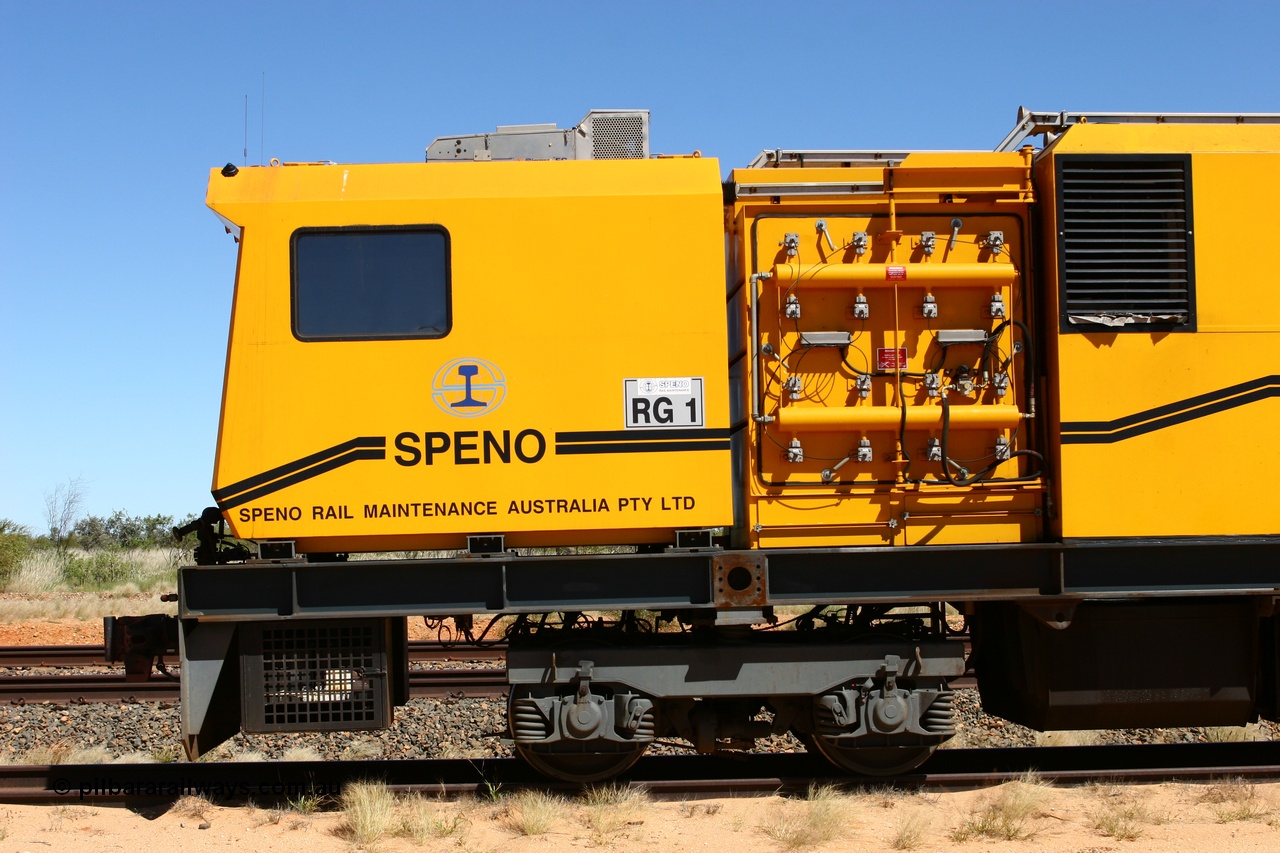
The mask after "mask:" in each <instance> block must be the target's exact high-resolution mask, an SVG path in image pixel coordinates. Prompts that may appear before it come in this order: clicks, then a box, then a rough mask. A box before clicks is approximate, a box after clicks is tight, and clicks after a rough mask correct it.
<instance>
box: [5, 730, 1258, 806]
mask: <svg viewBox="0 0 1280 853" xmlns="http://www.w3.org/2000/svg"><path fill="white" fill-rule="evenodd" d="M1030 770H1035V771H1036V772H1037V774H1038V775H1039V776H1040V777H1041V778H1044V779H1046V780H1050V781H1053V782H1057V783H1061V784H1081V783H1085V782H1123V781H1128V782H1133V781H1142V782H1157V781H1172V780H1179V781H1194V780H1209V779H1221V778H1227V777H1242V778H1245V779H1251V780H1257V781H1261V780H1276V779H1280V743H1276V742H1268V743H1228V744H1163V745H1142V746H1094V747H1036V748H1018V749H954V750H943V751H941V752H939V753H937V754H936V755H935V756H934V757H933V758H931V759H930V760H929V761H928V762H926V763H925V764H924V765H923V766H922V767H921V768H919V769H918V770H916V771H914V772H912V773H909V774H904V775H901V776H894V777H883V778H878V779H875V780H868V779H867V778H866V777H851V776H840V775H834V771H833V769H832V768H831V766H830V765H828V764H826V763H825V762H824V761H822V760H821V759H819V758H816V757H814V756H809V755H804V754H753V755H746V756H741V757H739V758H736V759H734V758H725V757H716V756H701V755H688V756H670V755H667V756H654V757H646V758H643V759H641V760H640V761H639V762H638V763H637V764H636V765H635V767H633V768H632V769H631V770H630V771H628V772H627V773H626V774H624V775H623V776H622V777H621V778H620V779H619V783H620V784H626V785H629V786H631V787H633V788H643V789H645V790H647V791H649V792H651V793H652V794H654V795H656V796H659V797H683V796H688V795H695V794H696V795H700V796H733V795H751V794H772V793H774V792H777V791H780V790H781V791H796V790H804V789H805V788H807V787H808V786H809V785H811V784H814V783H820V784H831V785H837V786H844V787H851V788H852V787H866V785H867V784H868V782H869V781H872V782H874V784H876V785H884V786H889V785H892V786H896V787H905V788H912V789H922V790H959V789H965V788H982V787H987V786H990V785H994V784H999V783H1001V782H1006V781H1010V780H1013V779H1017V778H1019V777H1020V776H1022V775H1024V774H1025V773H1027V772H1028V771H1030ZM371 772H372V773H373V774H375V775H376V776H377V777H378V778H381V779H385V780H386V782H387V784H388V786H389V787H390V788H392V789H393V790H396V791H401V792H409V791H418V792H426V793H430V794H432V795H440V794H446V795H452V796H463V795H469V794H475V793H482V792H483V791H485V790H492V789H494V788H495V787H497V786H501V788H502V789H503V790H513V789H519V788H539V789H544V790H568V791H572V790H577V786H574V785H570V784H568V783H563V782H554V781H550V780H548V779H545V778H543V777H541V776H538V775H537V774H536V773H535V772H534V771H533V770H532V769H531V768H530V767H528V766H527V765H525V764H524V763H523V762H521V761H518V760H516V759H475V760H470V759H468V760H460V759H438V760H416V761H353V762H342V761H304V762H284V761H277V762H258V763H246V762H228V763H209V762H196V763H185V762H184V763H174V764H111V765H66V764H61V765H14V766H3V767H0V802H5V803H20V802H40V801H45V802H48V801H57V802H69V801H95V802H106V801H127V800H136V799H150V800H156V799H174V798H176V797H177V796H180V795H182V794H187V793H203V794H205V795H211V796H214V797H215V798H217V799H219V800H227V801H234V800H237V799H249V798H256V799H258V800H259V801H261V800H262V798H263V797H270V796H272V795H273V794H274V795H277V796H285V795H288V796H296V795H297V794H298V793H300V792H307V791H318V790H319V791H325V792H336V791H337V790H340V788H341V786H342V785H343V784H344V783H346V782H348V781H351V780H355V779H365V778H369V776H370V773H371Z"/></svg>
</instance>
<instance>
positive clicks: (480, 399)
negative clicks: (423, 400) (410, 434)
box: [431, 358, 507, 418]
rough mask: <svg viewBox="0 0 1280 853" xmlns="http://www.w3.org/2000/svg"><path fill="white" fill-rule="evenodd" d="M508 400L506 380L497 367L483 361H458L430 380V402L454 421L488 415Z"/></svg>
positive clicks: (443, 368)
mask: <svg viewBox="0 0 1280 853" xmlns="http://www.w3.org/2000/svg"><path fill="white" fill-rule="evenodd" d="M506 396H507V378H506V377H505V376H503V375H502V371H501V370H500V369H499V368H498V366H497V365H496V364H494V363H493V362H491V361H485V360H484V359H483V358H455V359H454V360H453V361H451V362H449V363H448V364H446V365H445V366H444V367H442V368H440V369H439V370H438V371H436V375H435V378H434V379H432V380H431V399H433V400H435V403H436V405H437V406H439V407H440V410H441V411H443V412H447V413H448V414H450V415H453V416H454V417H455V418H478V417H480V416H481V415H487V414H489V413H490V412H492V411H493V410H494V409H496V408H498V407H499V406H501V405H502V401H503V400H504V399H506Z"/></svg>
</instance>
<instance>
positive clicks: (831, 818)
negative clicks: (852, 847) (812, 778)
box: [760, 785, 849, 850]
mask: <svg viewBox="0 0 1280 853" xmlns="http://www.w3.org/2000/svg"><path fill="white" fill-rule="evenodd" d="M848 823H849V799H848V797H846V796H844V795H843V794H841V793H840V791H839V790H838V789H836V788H833V787H831V786H828V785H821V786H811V787H810V788H809V791H808V793H807V794H806V795H805V798H804V800H803V801H801V802H800V803H797V802H794V801H793V802H788V803H784V804H783V808H782V810H781V811H780V813H779V814H777V815H776V816H775V817H774V818H773V819H772V820H770V821H768V822H766V823H764V824H761V825H760V831H761V832H762V833H764V834H765V835H766V836H767V837H769V838H771V839H773V840H774V841H776V842H778V844H781V845H782V846H783V847H784V848H786V849H788V850H798V849H800V848H802V847H816V846H818V845H819V844H825V843H827V842H828V841H832V840H834V839H835V838H838V837H839V836H840V835H841V834H842V833H843V832H844V830H845V828H846V827H847V825H848Z"/></svg>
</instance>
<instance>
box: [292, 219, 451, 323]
mask: <svg viewBox="0 0 1280 853" xmlns="http://www.w3.org/2000/svg"><path fill="white" fill-rule="evenodd" d="M449 324H450V314H449V235H448V233H447V232H446V231H445V230H444V229H443V228H438V227H419V226H410V227H394V228H369V227H357V228H303V229H299V230H298V231H295V232H294V233H293V332H294V334H295V335H297V336H298V337H299V338H302V339H303V340H315V339H330V340H332V339H344V338H441V337H444V336H445V335H447V334H448V333H449Z"/></svg>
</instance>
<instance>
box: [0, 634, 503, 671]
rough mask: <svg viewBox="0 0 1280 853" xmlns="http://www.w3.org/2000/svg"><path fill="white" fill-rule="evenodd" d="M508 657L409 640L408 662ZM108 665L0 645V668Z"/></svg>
mask: <svg viewBox="0 0 1280 853" xmlns="http://www.w3.org/2000/svg"><path fill="white" fill-rule="evenodd" d="M506 654H507V648H506V645H505V644H500V645H492V646H473V645H468V644H465V643H449V644H445V643H440V642H437V641H435V640H410V641H409V660H410V661H415V662H432V661H451V660H456V661H461V660H468V661H474V660H503V659H504V658H505V657H506ZM107 665H108V664H107V662H106V658H105V656H104V654H103V649H102V646H100V645H74V646H73V645H65V646H0V669H4V668H15V667H29V666H39V667H64V666H76V667H79V666H107Z"/></svg>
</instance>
